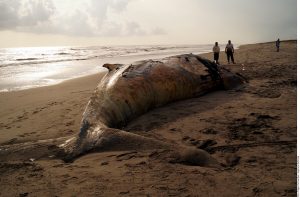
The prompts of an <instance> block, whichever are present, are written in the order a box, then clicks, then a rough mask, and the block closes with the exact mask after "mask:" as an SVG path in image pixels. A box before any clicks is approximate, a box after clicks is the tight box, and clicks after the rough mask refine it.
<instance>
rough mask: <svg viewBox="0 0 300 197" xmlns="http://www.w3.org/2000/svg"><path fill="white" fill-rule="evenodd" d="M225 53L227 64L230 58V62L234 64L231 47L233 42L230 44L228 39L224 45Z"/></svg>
mask: <svg viewBox="0 0 300 197" xmlns="http://www.w3.org/2000/svg"><path fill="white" fill-rule="evenodd" d="M225 53H226V54H227V61H228V64H230V61H229V60H230V59H231V61H232V63H233V64H235V62H234V58H233V53H234V48H233V44H231V41H230V40H228V44H227V45H226V48H225Z"/></svg>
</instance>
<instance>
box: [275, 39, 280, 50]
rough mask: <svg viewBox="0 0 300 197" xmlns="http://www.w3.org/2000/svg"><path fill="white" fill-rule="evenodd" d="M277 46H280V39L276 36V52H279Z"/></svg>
mask: <svg viewBox="0 0 300 197" xmlns="http://www.w3.org/2000/svg"><path fill="white" fill-rule="evenodd" d="M279 47H280V40H279V38H278V40H276V48H277V52H279Z"/></svg>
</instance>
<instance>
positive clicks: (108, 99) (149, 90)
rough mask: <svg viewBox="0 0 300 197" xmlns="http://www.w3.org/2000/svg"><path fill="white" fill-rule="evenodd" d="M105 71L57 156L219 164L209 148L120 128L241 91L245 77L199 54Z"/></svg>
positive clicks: (119, 65)
mask: <svg viewBox="0 0 300 197" xmlns="http://www.w3.org/2000/svg"><path fill="white" fill-rule="evenodd" d="M104 67H106V68H107V69H108V70H109V72H108V73H107V74H106V75H105V76H104V77H103V79H102V80H101V82H100V83H99V85H98V86H97V88H96V89H95V91H94V93H93V94H92V96H91V98H90V101H89V102H88V104H87V107H86V109H85V111H84V113H83V118H82V122H81V128H80V132H79V134H77V135H75V136H73V137H71V138H69V139H68V140H66V141H65V142H64V143H61V144H60V145H59V148H58V150H59V151H58V154H57V155H58V156H59V157H60V158H62V159H63V160H65V161H72V160H74V159H75V158H77V157H79V156H80V155H83V154H86V153H88V152H92V151H115V150H118V151H122V150H137V151H139V150H147V149H163V150H167V151H165V152H166V155H167V156H165V157H168V158H172V160H173V161H175V162H181V163H187V164H191V165H200V166H217V165H218V162H217V161H216V160H215V159H214V158H212V157H211V156H210V155H209V154H208V153H206V152H205V151H203V150H199V149H195V148H190V147H184V146H179V145H177V144H169V143H165V142H162V141H159V140H155V139H152V138H147V137H143V136H140V135H136V134H133V133H130V132H126V131H122V130H120V128H122V127H123V126H125V125H126V124H127V123H128V122H129V121H131V120H133V119H134V118H136V117H138V116H140V115H141V114H144V113H146V112H147V111H149V110H151V109H153V108H156V107H160V106H163V105H165V104H167V103H170V102H174V101H178V100H183V99H188V98H192V97H197V96H201V95H203V94H205V93H208V92H210V91H213V90H217V89H231V88H235V87H237V86H239V85H241V84H243V79H242V78H241V77H240V76H239V75H236V74H234V73H232V72H230V71H229V70H227V69H225V68H223V67H221V66H219V65H216V64H215V63H213V62H211V61H209V60H206V59H203V58H201V57H200V56H197V55H193V54H185V55H178V56H172V57H167V58H163V59H160V60H145V61H139V62H135V63H133V64H128V65H121V64H105V65H104ZM57 141H58V142H59V141H61V140H57ZM52 142H54V141H52ZM47 143H48V144H49V141H48V142H47ZM53 149H54V150H57V149H56V148H55V147H53ZM56 153H57V151H56ZM0 156H1V155H0Z"/></svg>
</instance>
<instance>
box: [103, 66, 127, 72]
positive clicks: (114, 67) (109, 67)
mask: <svg viewBox="0 0 300 197" xmlns="http://www.w3.org/2000/svg"><path fill="white" fill-rule="evenodd" d="M121 66H123V64H104V65H103V67H104V68H107V69H108V71H109V72H110V71H113V70H118V69H119V68H120V67H121Z"/></svg>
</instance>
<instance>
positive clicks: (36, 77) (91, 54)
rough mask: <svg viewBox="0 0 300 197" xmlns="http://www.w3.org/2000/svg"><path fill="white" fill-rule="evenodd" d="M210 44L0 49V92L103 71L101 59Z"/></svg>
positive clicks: (126, 59) (202, 49)
mask: <svg viewBox="0 0 300 197" xmlns="http://www.w3.org/2000/svg"><path fill="white" fill-rule="evenodd" d="M211 50H212V45H180V46H177V45H174V46H170V45H159V46H158V45H155V46H153V45H152V46H90V47H26V48H2V49H0V92H5V91H15V90H22V89H28V88H33V87H40V86H47V85H52V84H57V83H60V82H62V81H64V80H67V79H72V78H76V77H80V76H85V75H90V74H94V73H97V72H105V71H106V69H105V68H103V67H102V65H103V64H105V63H121V64H126V63H132V62H134V61H138V60H144V59H157V58H163V57H167V56H171V55H179V54H185V53H194V54H201V53H206V52H210V51H211Z"/></svg>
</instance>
